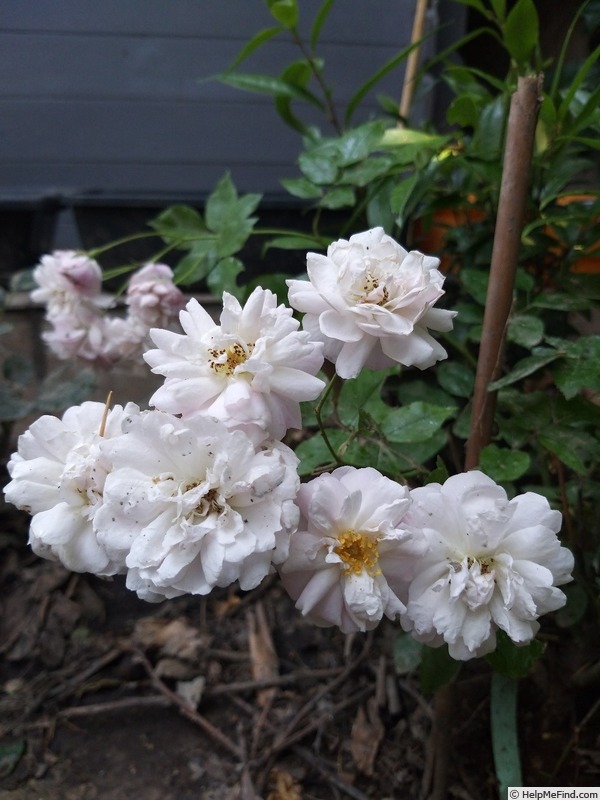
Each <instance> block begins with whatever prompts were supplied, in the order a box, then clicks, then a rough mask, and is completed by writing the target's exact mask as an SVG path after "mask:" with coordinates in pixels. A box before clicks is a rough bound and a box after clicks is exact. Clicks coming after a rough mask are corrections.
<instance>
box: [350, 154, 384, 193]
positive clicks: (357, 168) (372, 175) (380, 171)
mask: <svg viewBox="0 0 600 800" xmlns="http://www.w3.org/2000/svg"><path fill="white" fill-rule="evenodd" d="M391 166H392V160H391V159H389V158H386V157H385V156H369V157H368V158H366V159H365V160H364V161H361V162H360V163H358V164H353V165H352V166H350V167H346V169H344V171H343V172H342V176H341V180H342V181H343V182H344V183H351V184H353V185H354V186H368V185H369V184H370V183H371V182H372V181H374V180H375V179H376V178H380V177H381V176H382V175H385V174H386V173H387V172H389V171H390V168H391Z"/></svg>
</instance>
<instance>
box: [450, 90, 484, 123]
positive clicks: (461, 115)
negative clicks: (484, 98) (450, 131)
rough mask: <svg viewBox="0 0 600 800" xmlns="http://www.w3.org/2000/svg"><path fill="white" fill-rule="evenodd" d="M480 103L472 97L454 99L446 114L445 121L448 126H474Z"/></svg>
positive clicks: (466, 95) (464, 96)
mask: <svg viewBox="0 0 600 800" xmlns="http://www.w3.org/2000/svg"><path fill="white" fill-rule="evenodd" d="M479 114H480V103H479V102H478V98H477V97H475V96H474V95H470V94H464V95H461V96H460V97H455V98H454V100H453V101H452V102H451V103H450V106H449V107H448V111H447V112H446V119H447V121H448V123H449V124H450V125H460V126H461V127H467V126H474V125H475V124H476V123H477V122H478V120H479Z"/></svg>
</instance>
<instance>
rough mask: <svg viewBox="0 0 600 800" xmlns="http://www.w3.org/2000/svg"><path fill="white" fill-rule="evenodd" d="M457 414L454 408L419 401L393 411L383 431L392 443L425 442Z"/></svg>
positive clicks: (384, 423)
mask: <svg viewBox="0 0 600 800" xmlns="http://www.w3.org/2000/svg"><path fill="white" fill-rule="evenodd" d="M455 414H456V408H455V407H454V406H435V405H432V404H431V403H423V402H421V401H417V402H416V403H411V404H410V405H408V406H403V407H402V408H395V409H392V410H391V411H390V413H389V414H388V415H387V417H386V419H385V420H384V421H383V423H382V425H381V429H382V432H383V434H384V435H385V436H386V437H387V438H388V439H389V440H390V441H391V442H425V441H427V440H428V439H431V437H432V436H433V435H434V434H435V433H437V431H438V430H439V429H440V428H441V427H442V425H443V424H444V422H446V420H447V419H450V418H451V417H453V416H454V415H455Z"/></svg>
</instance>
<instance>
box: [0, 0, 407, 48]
mask: <svg viewBox="0 0 600 800" xmlns="http://www.w3.org/2000/svg"><path fill="white" fill-rule="evenodd" d="M321 4H322V2H321V0H301V2H300V11H301V14H300V21H301V26H300V27H301V28H302V29H306V28H307V27H308V25H309V24H310V22H311V20H312V19H313V18H314V15H315V13H316V11H317V9H319V8H320V6H321ZM414 8H415V0H338V2H337V3H336V4H334V6H333V9H332V11H331V12H330V15H329V17H328V20H327V22H326V24H325V26H324V28H323V37H322V38H323V41H348V40H349V39H350V40H354V41H356V42H357V43H362V44H372V43H373V41H379V42H382V43H385V44H388V45H391V46H397V45H398V43H399V42H400V41H408V40H409V39H410V31H411V27H412V18H413V14H414ZM375 10H376V13H374V11H375ZM0 20H1V25H2V29H3V30H5V31H16V32H23V33H32V32H36V31H55V32H59V33H63V34H70V33H81V32H88V33H93V34H95V35H110V36H116V37H119V36H122V35H123V34H124V33H125V32H128V31H135V32H136V33H137V34H139V35H151V36H155V37H161V36H164V35H172V34H176V35H178V36H180V37H182V38H186V37H192V38H210V37H221V38H223V39H232V40H234V41H238V42H244V41H246V40H247V39H248V38H249V37H250V36H251V35H252V34H254V33H255V32H256V31H258V30H260V29H261V28H265V27H270V26H271V25H273V24H274V20H273V18H272V17H271V15H270V14H269V13H268V11H267V8H266V6H265V3H264V0H244V2H234V0H141V2H140V1H138V2H133V0H101V2H98V0H60V1H58V0H19V1H18V2H15V0H0Z"/></svg>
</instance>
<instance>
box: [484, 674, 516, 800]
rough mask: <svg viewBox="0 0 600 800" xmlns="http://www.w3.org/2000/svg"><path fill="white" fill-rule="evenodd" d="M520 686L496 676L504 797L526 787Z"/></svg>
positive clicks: (496, 743) (495, 746) (495, 725)
mask: <svg viewBox="0 0 600 800" xmlns="http://www.w3.org/2000/svg"><path fill="white" fill-rule="evenodd" d="M517 690H518V684H517V683H516V681H514V680H512V679H511V678H507V677H505V676H504V675H499V674H498V673H495V674H494V675H492V687H491V697H490V717H491V727H492V750H493V753H494V766H495V768H496V778H497V779H498V790H499V791H498V794H499V797H500V798H505V797H508V787H509V786H523V777H522V774H521V759H520V754H519V739H518V724H517Z"/></svg>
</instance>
